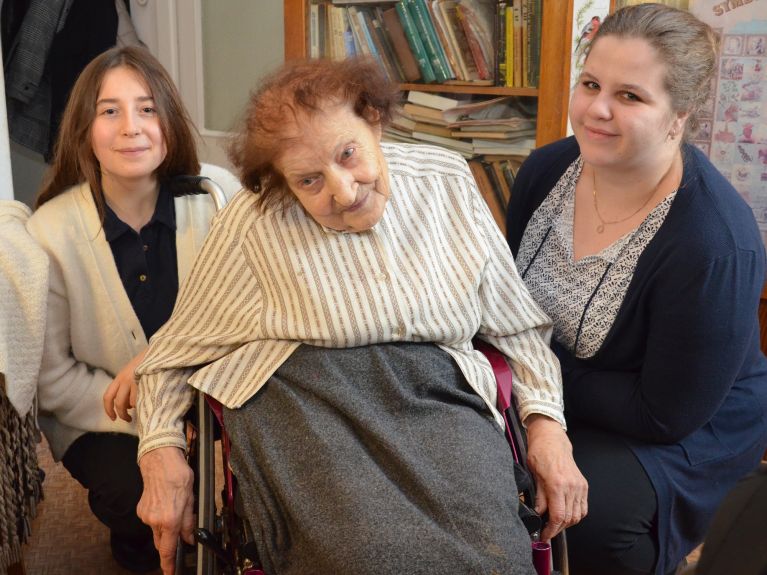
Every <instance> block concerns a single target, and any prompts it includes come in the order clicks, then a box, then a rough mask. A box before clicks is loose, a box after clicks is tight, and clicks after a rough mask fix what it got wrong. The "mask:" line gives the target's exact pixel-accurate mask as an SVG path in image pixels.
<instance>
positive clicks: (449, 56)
mask: <svg viewBox="0 0 767 575" xmlns="http://www.w3.org/2000/svg"><path fill="white" fill-rule="evenodd" d="M540 3H541V0H506V1H503V0H312V3H311V4H310V6H309V53H310V56H311V57H314V58H334V59H342V58H347V57H349V56H355V55H365V56H371V57H373V58H374V59H375V60H376V61H377V62H378V63H379V65H380V66H381V68H382V69H383V70H384V72H385V73H386V75H387V77H388V78H389V79H390V80H391V81H393V82H411V83H412V82H423V83H433V82H437V83H453V84H455V83H459V84H461V83H462V84H469V85H480V86H482V85H484V86H489V85H498V86H513V87H534V86H536V85H537V78H538V63H537V59H536V58H537V57H538V56H536V55H539V53H540V48H539V47H540V24H541V8H540ZM517 61H519V62H518V64H517ZM517 67H518V69H517Z"/></svg>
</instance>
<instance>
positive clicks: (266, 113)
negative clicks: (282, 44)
mask: <svg viewBox="0 0 767 575" xmlns="http://www.w3.org/2000/svg"><path fill="white" fill-rule="evenodd" d="M397 100H398V90H397V88H396V86H395V85H394V84H393V83H391V82H390V81H389V80H388V79H387V78H386V77H385V76H384V74H383V72H382V71H381V69H380V68H379V66H378V64H376V63H375V61H373V60H370V59H368V58H348V59H345V60H342V61H332V60H299V61H294V62H289V63H286V64H284V65H283V66H282V67H280V68H279V69H277V70H276V71H274V72H273V73H271V74H270V75H269V76H267V77H266V78H264V80H263V81H262V82H261V85H260V87H259V88H258V89H257V90H256V91H255V92H254V93H253V94H251V96H250V101H249V102H248V105H247V107H246V109H245V117H244V119H243V121H242V127H241V128H240V130H239V133H238V135H236V136H235V138H234V139H233V141H232V143H231V144H230V146H229V158H230V160H231V161H232V163H233V164H234V166H235V167H236V168H237V170H238V172H239V173H238V175H239V177H240V181H241V182H242V184H243V186H245V187H246V188H248V189H249V190H251V191H253V192H255V193H256V194H258V195H259V200H258V204H259V206H260V207H261V208H266V207H267V206H270V205H273V204H277V205H281V206H282V207H284V206H286V205H287V204H288V203H289V202H290V201H291V200H292V198H293V196H292V194H291V193H290V191H289V189H288V186H287V183H286V182H285V179H284V177H283V175H282V174H281V173H280V172H279V171H278V170H277V169H276V168H275V167H274V162H275V160H276V159H277V157H278V156H279V155H280V154H281V153H282V151H283V150H284V149H285V146H286V145H287V144H288V143H289V136H290V134H289V132H288V130H289V129H290V127H292V126H294V125H295V124H294V121H295V119H296V118H297V117H299V116H301V115H307V116H312V115H313V114H316V113H317V112H319V111H320V110H322V109H323V108H324V107H325V106H326V105H327V104H329V103H333V104H349V105H351V107H352V109H353V110H354V112H355V113H356V114H357V115H358V116H359V117H360V118H362V119H364V120H365V121H366V122H367V123H368V124H369V125H371V126H380V127H381V129H383V128H385V127H386V126H387V125H388V124H389V122H390V121H391V117H392V113H393V110H394V107H395V105H396V104H397Z"/></svg>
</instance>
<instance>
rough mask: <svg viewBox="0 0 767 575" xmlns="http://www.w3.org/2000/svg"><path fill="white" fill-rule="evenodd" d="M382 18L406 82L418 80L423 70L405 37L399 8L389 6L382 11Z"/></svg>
mask: <svg viewBox="0 0 767 575" xmlns="http://www.w3.org/2000/svg"><path fill="white" fill-rule="evenodd" d="M381 19H382V21H383V25H384V28H385V29H386V33H387V34H388V35H389V40H390V41H391V45H392V48H394V52H395V54H396V55H397V60H398V61H399V64H400V66H401V68H402V75H403V77H404V79H405V81H406V82H417V81H418V80H420V79H421V71H420V69H419V68H418V62H416V59H415V56H413V52H412V50H411V49H410V44H409V43H408V41H407V38H405V32H404V30H403V29H402V24H401V23H400V21H399V16H397V10H396V9H395V8H387V9H386V10H382V11H381Z"/></svg>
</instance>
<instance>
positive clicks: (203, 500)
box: [174, 166, 569, 575]
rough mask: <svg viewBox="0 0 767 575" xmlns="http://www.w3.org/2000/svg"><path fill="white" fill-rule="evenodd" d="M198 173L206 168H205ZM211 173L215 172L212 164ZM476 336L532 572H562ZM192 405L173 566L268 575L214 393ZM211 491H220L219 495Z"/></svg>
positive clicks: (517, 429) (510, 403)
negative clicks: (190, 512) (188, 526)
mask: <svg viewBox="0 0 767 575" xmlns="http://www.w3.org/2000/svg"><path fill="white" fill-rule="evenodd" d="M212 168H215V166H213V167H212ZM218 170H219V171H222V170H221V169H220V168H218ZM202 174H206V172H205V170H204V169H203V171H202ZM210 175H213V176H214V177H219V176H220V174H219V173H217V172H214V173H212V174H210ZM225 175H226V174H225ZM229 176H230V177H231V174H230V175H229ZM174 185H175V191H174V193H175V194H176V195H185V194H202V193H207V194H209V195H210V196H211V198H212V199H213V203H214V205H215V208H216V211H218V210H220V209H222V208H223V207H224V206H225V205H226V202H227V197H226V194H225V193H224V190H223V189H222V188H221V187H220V186H219V185H218V184H216V182H214V181H213V180H211V179H210V178H209V177H207V176H206V175H200V176H180V177H177V178H174ZM474 344H475V348H476V349H478V350H479V351H480V352H482V353H483V354H484V355H485V356H486V357H487V358H488V360H489V362H490V365H491V366H492V368H493V372H494V374H495V377H496V384H497V390H498V393H497V407H498V410H499V411H500V412H501V414H502V415H503V418H504V422H505V424H506V431H505V434H506V439H507V441H508V444H509V447H510V450H511V455H512V457H513V459H514V464H515V478H516V480H517V486H518V489H519V498H520V518H521V519H522V522H523V524H524V525H525V527H526V528H527V530H528V532H529V533H530V536H531V539H532V541H531V547H532V554H533V564H534V566H535V569H536V571H537V573H538V575H549V573H551V569H552V567H553V569H554V570H555V571H556V572H558V573H560V574H561V575H569V567H568V563H567V539H566V535H565V532H564V531H562V532H561V533H559V534H558V535H557V536H556V537H555V538H554V539H552V541H551V544H550V545H549V544H548V543H543V542H540V541H538V536H539V535H540V531H541V529H542V527H543V520H542V518H541V517H540V516H539V515H537V514H536V513H535V512H534V511H533V510H532V508H533V507H534V505H535V482H534V481H533V479H532V476H531V474H530V472H529V470H528V469H527V464H526V462H527V442H526V438H525V431H524V427H523V426H522V422H521V420H520V418H519V415H518V413H517V408H516V405H515V402H514V397H513V394H512V378H511V370H510V368H509V366H508V364H507V363H506V360H505V358H504V357H503V355H502V354H501V353H500V352H498V351H497V350H496V349H495V348H493V347H492V346H490V345H488V344H487V343H485V342H482V341H479V340H475V342H474ZM194 412H195V413H194V415H193V417H191V418H189V420H188V421H187V444H188V445H187V454H188V455H187V458H188V461H189V464H190V467H191V468H192V470H193V471H194V475H195V494H196V507H197V509H196V511H197V527H196V529H195V531H194V537H195V541H196V545H195V550H194V553H195V557H194V558H195V560H193V561H191V563H192V565H191V566H190V565H188V563H190V562H189V561H188V554H187V553H185V545H186V544H184V543H183V542H182V541H180V540H179V545H178V550H177V554H176V574H177V575H192V574H194V575H267V574H266V573H265V572H264V571H263V570H262V569H261V567H260V564H259V561H258V554H257V551H256V546H255V543H254V542H253V537H252V535H251V530H250V527H249V526H248V524H247V521H245V520H244V519H243V517H242V514H241V513H238V509H237V496H236V488H237V480H236V478H235V477H234V475H233V474H232V470H231V468H230V466H229V454H230V450H231V444H230V440H229V436H228V434H227V432H226V429H224V426H223V408H222V406H221V404H220V403H219V402H217V401H216V400H215V399H213V398H211V397H208V396H205V395H204V394H202V393H198V394H197V398H196V401H195V406H194ZM219 439H220V451H221V462H220V465H219V467H218V469H220V470H222V471H223V477H219V475H218V474H217V466H216V443H217V440H219ZM217 494H218V495H219V496H220V500H218V501H217Z"/></svg>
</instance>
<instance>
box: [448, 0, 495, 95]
mask: <svg viewBox="0 0 767 575" xmlns="http://www.w3.org/2000/svg"><path fill="white" fill-rule="evenodd" d="M455 13H456V16H457V17H458V21H459V22H460V23H461V26H462V28H463V31H464V34H465V35H466V42H467V44H468V46H469V50H470V52H471V56H472V58H473V59H474V63H475V64H476V67H477V73H478V75H479V78H480V80H492V79H493V77H492V62H491V61H489V60H488V59H487V56H486V53H487V51H488V49H492V46H490V47H489V48H488V47H485V48H484V49H483V46H482V45H483V42H484V41H483V36H482V33H481V26H480V24H479V18H480V16H479V15H478V14H477V13H476V12H474V11H473V10H472V8H471V7H467V6H466V4H464V0H459V3H458V4H457V5H456V11H455Z"/></svg>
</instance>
